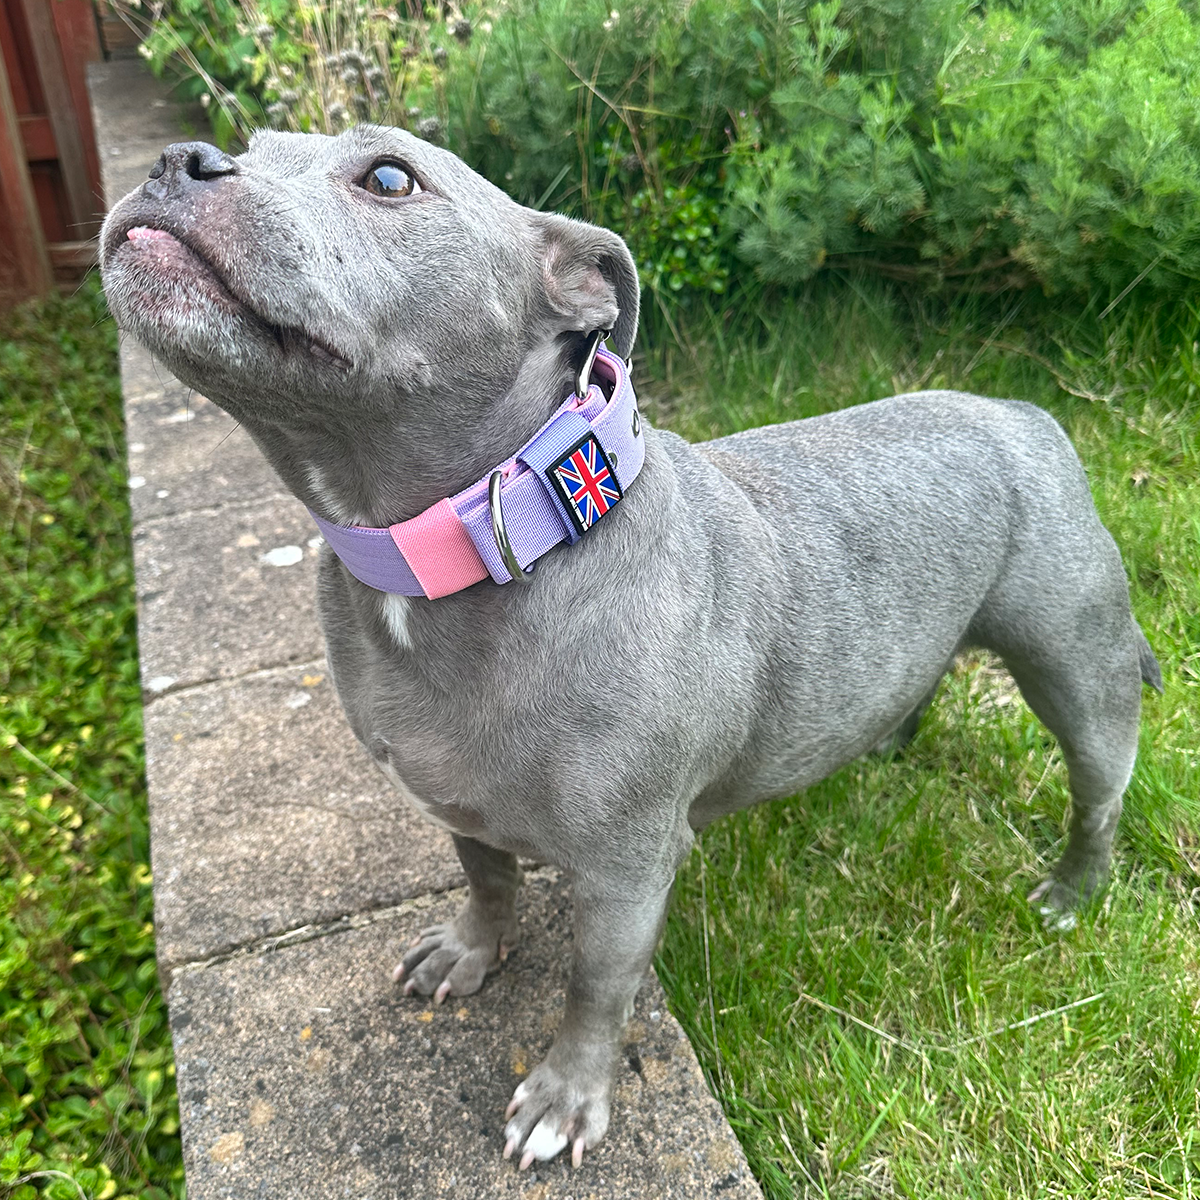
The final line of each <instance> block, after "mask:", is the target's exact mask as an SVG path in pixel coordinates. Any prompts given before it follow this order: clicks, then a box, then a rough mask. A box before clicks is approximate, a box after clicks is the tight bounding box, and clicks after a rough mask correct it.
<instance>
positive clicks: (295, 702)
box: [284, 692, 312, 708]
mask: <svg viewBox="0 0 1200 1200" xmlns="http://www.w3.org/2000/svg"><path fill="white" fill-rule="evenodd" d="M311 699H312V692H293V693H292V694H291V695H290V696H289V697H288V698H287V699H286V700H285V701H284V703H285V704H286V705H287V706H288V708H303V707H304V706H305V705H306V704H307V703H308V702H309V701H310V700H311Z"/></svg>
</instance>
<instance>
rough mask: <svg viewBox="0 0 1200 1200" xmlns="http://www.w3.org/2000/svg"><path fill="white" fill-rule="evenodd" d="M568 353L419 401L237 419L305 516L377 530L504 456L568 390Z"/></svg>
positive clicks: (534, 358)
mask: <svg viewBox="0 0 1200 1200" xmlns="http://www.w3.org/2000/svg"><path fill="white" fill-rule="evenodd" d="M576 358H578V354H577V352H576V351H575V348H574V347H573V346H570V345H568V346H567V347H563V346H558V345H553V344H551V345H546V346H543V347H540V348H537V349H535V350H533V351H531V352H529V353H527V354H526V355H525V356H524V358H523V359H522V360H521V362H520V364H519V366H518V367H517V368H516V370H515V372H514V373H513V374H511V375H510V377H509V378H507V379H502V378H494V377H493V378H487V377H485V376H484V375H482V374H481V375H480V376H479V377H478V379H475V380H471V381H469V382H467V383H466V384H463V385H460V386H456V387H454V388H453V389H449V390H444V391H443V392H441V393H440V394H439V393H438V392H433V393H430V394H427V395H423V396H422V397H421V400H420V404H419V406H415V405H414V406H409V405H406V404H405V402H404V400H402V399H401V400H397V402H396V404H395V405H380V406H378V407H369V406H360V407H357V408H356V409H354V410H353V411H344V410H343V411H330V410H329V409H324V410H323V411H321V412H320V416H319V419H315V418H314V417H312V416H309V417H306V418H305V419H304V420H303V421H300V420H296V421H288V422H282V421H280V422H271V423H269V424H268V423H266V422H263V421H260V420H256V419H255V417H254V416H253V415H241V414H239V416H240V418H241V420H242V424H243V425H245V427H246V429H247V431H248V432H249V433H250V435H251V436H252V437H253V438H254V440H255V442H257V444H258V445H259V447H260V448H261V449H262V451H263V453H264V454H265V455H266V457H267V458H268V460H269V461H270V462H271V465H272V466H273V467H274V468H275V470H276V472H277V473H278V474H279V476H280V478H281V479H282V480H283V482H284V483H285V484H286V485H287V487H288V488H289V490H290V491H292V492H293V493H294V494H295V495H296V496H297V497H299V499H301V500H302V501H303V502H304V503H305V504H306V505H307V506H308V507H309V508H311V509H312V510H313V511H314V512H316V513H318V514H319V515H320V516H322V517H324V518H325V519H326V520H328V521H331V522H333V523H334V524H338V525H365V526H375V527H383V526H387V525H391V524H393V523H395V522H397V521H405V520H408V519H409V518H411V517H414V516H416V515H417V514H418V513H420V512H423V511H424V510H425V509H427V508H428V507H430V505H433V504H436V503H437V502H438V501H439V500H441V499H443V498H444V497H446V496H450V495H453V494H454V493H455V492H458V491H460V490H462V489H463V488H465V487H467V486H468V485H470V484H472V483H474V482H475V481H476V480H478V479H480V478H482V477H483V476H484V475H486V474H488V473H489V472H490V471H491V470H493V469H494V468H495V467H496V466H497V464H499V463H500V462H502V461H504V459H506V458H507V457H509V456H510V455H511V454H512V453H513V452H514V451H515V450H516V449H517V448H518V447H520V446H521V445H522V444H523V443H524V442H525V441H526V440H527V439H528V438H529V437H531V436H532V435H533V434H534V433H535V432H536V431H537V429H538V428H539V427H540V426H541V425H542V424H543V423H544V422H545V421H546V419H547V418H548V417H549V416H550V414H551V413H552V412H553V411H554V410H555V409H556V408H557V407H558V406H559V405H560V404H561V403H562V401H563V400H564V399H565V398H566V397H567V396H568V395H569V394H570V392H571V390H572V387H573V385H574V368H575V362H574V360H575V359H576ZM296 407H297V409H298V410H300V411H303V412H306V413H311V411H312V410H311V409H310V407H309V406H308V405H306V404H297V406H296ZM414 409H415V411H414Z"/></svg>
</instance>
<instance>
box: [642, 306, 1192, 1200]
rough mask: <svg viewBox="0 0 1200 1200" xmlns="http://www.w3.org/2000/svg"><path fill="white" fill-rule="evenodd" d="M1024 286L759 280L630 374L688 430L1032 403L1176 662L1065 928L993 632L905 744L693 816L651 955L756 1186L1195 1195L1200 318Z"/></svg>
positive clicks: (1025, 729)
mask: <svg viewBox="0 0 1200 1200" xmlns="http://www.w3.org/2000/svg"><path fill="white" fill-rule="evenodd" d="M1029 308H1030V310H1031V311H1029V312H1026V313H1024V314H1022V312H1021V311H1020V309H1018V310H1017V312H1016V314H1015V315H1014V316H1012V317H1011V318H1010V317H1009V316H1008V314H1006V313H1005V312H1004V311H1003V310H1000V311H999V312H997V311H996V310H995V309H994V308H993V309H991V310H990V311H989V309H988V308H986V307H984V306H982V305H971V304H966V305H963V306H961V307H960V308H959V309H958V310H957V312H956V313H955V314H954V315H953V316H949V317H947V316H946V315H945V314H944V313H941V314H939V313H937V312H936V310H935V309H934V308H933V306H932V305H925V304H922V303H920V302H917V303H914V304H912V306H911V307H909V306H908V305H906V304H904V303H903V302H898V301H896V300H895V299H894V298H893V297H892V295H891V294H889V293H886V292H884V291H882V290H873V289H866V290H864V287H863V286H862V285H851V284H846V285H845V286H844V287H843V288H842V289H840V290H839V289H836V288H831V287H829V286H824V287H822V288H820V289H813V290H812V291H811V292H810V293H809V294H808V296H807V297H805V298H803V299H802V300H801V301H800V302H798V303H795V304H794V305H792V304H789V305H784V306H777V305H775V304H771V303H764V305H763V306H762V311H765V312H768V313H773V314H774V315H773V316H770V317H769V318H767V320H766V322H765V324H764V325H761V326H760V328H759V329H758V331H757V333H756V334H755V338H756V344H751V343H749V342H748V340H747V330H746V328H745V327H744V325H743V326H742V327H739V324H740V319H735V320H734V321H733V326H734V327H733V330H732V332H728V331H727V329H726V322H727V320H728V318H725V319H715V318H714V319H711V320H710V321H709V322H708V324H707V328H706V330H705V333H706V336H705V337H704V338H702V339H697V340H696V342H695V343H694V344H693V346H692V347H691V348H690V349H686V350H674V351H672V352H671V353H670V354H669V355H662V356H660V357H659V358H658V360H657V362H655V363H654V364H653V369H652V371H650V372H646V371H644V372H643V373H642V381H643V382H642V391H643V392H645V393H648V394H649V395H650V396H652V397H653V396H655V395H656V393H657V394H660V395H662V396H663V397H664V399H663V400H661V401H659V402H658V403H657V404H654V405H653V406H652V407H653V408H656V409H657V414H658V416H659V418H660V419H665V421H666V422H667V423H669V424H672V425H674V426H676V427H677V428H679V429H680V430H681V431H683V432H685V433H687V434H688V435H689V436H693V437H696V436H711V435H712V434H716V433H724V432H729V431H731V430H734V429H737V428H742V427H744V426H747V425H753V424H760V423H764V422H769V421H775V420H785V419H790V418H793V417H800V416H806V415H810V414H812V413H817V412H822V411H825V410H827V409H829V408H832V407H837V406H840V405H842V404H844V403H847V402H858V401H864V400H869V399H872V398H875V397H877V396H882V395H886V394H889V393H891V392H893V391H897V390H907V389H914V388H917V387H924V386H928V387H963V388H969V389H971V390H975V391H979V392H983V393H985V394H993V395H997V394H998V395H1014V396H1020V397H1022V398H1025V399H1032V400H1035V401H1037V402H1038V403H1040V404H1042V405H1044V406H1045V407H1047V408H1049V409H1050V410H1051V411H1052V412H1054V413H1055V414H1056V415H1057V416H1058V417H1059V419H1060V420H1061V421H1062V422H1063V423H1064V425H1065V426H1066V427H1067V429H1068V430H1069V431H1070V433H1071V435H1072V437H1073V439H1074V441H1075V444H1076V446H1077V447H1078V449H1079V452H1080V455H1081V457H1082V458H1083V460H1084V463H1085V466H1086V467H1087V469H1088V473H1089V477H1090V479H1091V482H1092V487H1093V492H1094V494H1095V497H1096V501H1097V504H1098V506H1099V509H1100V512H1101V515H1102V517H1103V519H1104V520H1105V523H1106V524H1107V525H1108V527H1109V528H1110V529H1111V530H1112V532H1113V534H1114V535H1115V536H1116V538H1117V541H1118V543H1119V544H1120V546H1121V548H1122V552H1123V556H1124V559H1125V563H1126V566H1127V568H1128V571H1129V574H1130V577H1131V580H1132V582H1133V603H1134V608H1135V611H1136V613H1137V615H1138V617H1139V619H1140V620H1141V622H1142V624H1143V626H1144V627H1145V628H1146V630H1147V632H1148V634H1149V636H1150V638H1151V641H1152V642H1153V644H1154V646H1155V649H1156V651H1157V653H1158V656H1159V658H1160V660H1161V662H1162V665H1163V673H1164V676H1165V678H1166V693H1165V695H1163V696H1162V697H1158V696H1156V695H1154V694H1152V693H1150V692H1149V691H1147V693H1146V703H1145V708H1144V717H1143V736H1142V745H1141V756H1140V759H1139V763H1138V767H1137V771H1136V774H1135V776H1134V780H1133V782H1132V785H1131V787H1130V790H1129V792H1128V794H1127V798H1126V810H1125V816H1124V818H1123V823H1122V828H1121V833H1120V835H1119V839H1118V845H1117V853H1116V867H1115V872H1114V881H1113V884H1112V886H1111V888H1110V889H1109V890H1108V892H1107V893H1106V894H1105V896H1104V897H1103V899H1102V900H1101V901H1100V902H1099V903H1098V904H1097V905H1095V906H1094V909H1093V911H1092V912H1091V913H1090V914H1089V915H1088V918H1087V919H1086V920H1084V921H1082V922H1081V923H1080V926H1079V927H1078V929H1076V930H1075V931H1074V932H1072V933H1069V934H1066V935H1053V934H1048V933H1045V932H1043V931H1042V929H1041V928H1040V926H1039V924H1038V922H1037V921H1036V920H1035V918H1034V916H1033V914H1032V913H1031V912H1030V910H1029V908H1028V906H1027V905H1026V903H1025V900H1024V896H1025V894H1026V892H1027V891H1028V890H1029V888H1030V887H1031V886H1032V885H1033V884H1034V883H1036V882H1037V881H1038V879H1039V878H1041V876H1042V875H1043V874H1044V873H1045V871H1046V870H1047V868H1048V867H1049V866H1050V865H1051V864H1052V863H1053V862H1054V860H1055V858H1056V856H1057V854H1058V853H1059V851H1060V849H1061V846H1062V843H1063V835H1064V831H1065V824H1064V821H1065V815H1066V811H1067V803H1068V793H1067V780H1066V773H1065V770H1064V768H1063V764H1062V760H1061V757H1060V755H1059V753H1058V751H1057V749H1056V746H1055V743H1054V741H1053V739H1052V738H1050V737H1049V735H1048V734H1047V733H1046V732H1045V730H1044V729H1043V728H1042V727H1041V725H1040V724H1038V722H1037V721H1036V719H1035V718H1034V717H1033V716H1032V714H1031V713H1030V711H1029V710H1028V708H1026V706H1025V705H1024V703H1023V702H1022V701H1021V699H1020V697H1019V694H1017V693H1016V692H1015V689H1014V688H1013V685H1012V683H1011V680H1010V679H1009V678H1008V676H1007V674H1006V673H1005V672H1004V671H1003V670H1002V668H1000V667H999V665H998V663H997V662H996V661H995V660H992V659H990V658H988V657H987V656H986V655H973V656H970V657H968V658H967V659H966V660H965V661H963V662H961V663H960V664H959V666H958V668H957V670H956V671H955V672H954V673H953V674H952V675H951V676H950V677H949V678H948V679H947V680H946V682H945V683H944V684H943V686H942V689H941V691H940V693H939V697H938V699H937V700H936V702H935V704H934V707H933V708H932V709H931V711H930V713H929V714H928V715H927V716H926V718H925V721H924V723H923V726H922V729H921V732H920V733H919V734H918V737H917V739H916V741H915V742H914V743H913V744H912V746H911V747H910V748H909V749H908V750H907V751H905V752H904V753H902V754H901V755H900V756H898V757H897V758H895V759H893V760H892V761H890V762H885V761H880V760H877V759H871V760H863V761H859V762H856V763H854V764H852V765H851V766H849V767H847V768H845V769H843V770H842V771H840V772H838V773H837V774H836V775H834V776H833V777H831V778H830V779H828V780H826V781H824V782H823V783H821V784H820V785H819V786H817V787H814V788H812V789H810V790H809V791H807V792H806V793H805V794H803V795H802V796H799V797H796V798H795V799H791V800H785V801H779V802H776V803H773V804H769V805H764V806H761V807H759V808H758V809H755V810H752V811H749V812H744V813H740V814H737V815H735V816H733V817H730V818H726V819H725V820H722V821H720V822H718V823H716V824H715V825H714V826H713V827H711V828H710V829H709V830H707V831H706V832H705V833H704V835H703V836H702V838H701V839H700V841H699V845H698V847H697V849H696V850H695V851H694V853H693V855H692V858H691V860H690V861H689V862H688V864H687V865H686V866H685V868H684V869H683V871H682V872H681V873H680V878H679V884H678V887H677V890H676V895H675V901H674V906H673V910H672V915H671V917H670V920H669V923H668V927H667V933H666V938H665V942H664V945H663V948H662V951H661V954H660V957H659V962H658V966H659V970H660V974H661V976H662V979H663V982H664V985H665V986H666V989H667V992H668V995H669V996H670V999H671V1003H672V1007H673V1009H674V1011H675V1012H676V1014H677V1016H678V1017H679V1018H680V1020H681V1021H682V1022H683V1024H684V1026H685V1027H686V1029H687V1031H688V1033H689V1035H690V1036H691V1037H692V1040H693V1042H694V1044H695V1045H696V1048H697V1051H698V1053H699V1054H700V1057H701V1060H702V1063H703V1065H704V1068H705V1071H706V1073H707V1076H708V1078H709V1081H710V1083H711V1084H712V1086H713V1088H714V1090H715V1091H716V1092H717V1094H718V1095H719V1096H720V1097H721V1100H722V1102H723V1104H724V1106H725V1109H726V1111H727V1113H728V1114H729V1117H730V1120H731V1121H732V1122H733V1124H734V1127H735V1128H736V1130H737V1131H738V1134H739V1136H740V1137H741V1138H742V1140H743V1143H744V1145H745V1148H746V1151H747V1154H748V1156H749V1159H750V1163H751V1166H752V1168H753V1169H754V1171H755V1173H756V1174H757V1175H758V1177H759V1178H760V1180H761V1182H762V1184H763V1187H764V1190H765V1192H766V1194H767V1195H768V1196H769V1197H771V1200H783V1198H791V1197H801V1196H803V1197H810V1196H811V1197H816V1196H829V1197H859V1196H890V1195H901V1196H912V1197H941V1196H947V1195H955V1196H969V1197H997V1198H999V1197H1007V1196H1012V1195H1020V1196H1029V1197H1080V1198H1082V1197H1087V1198H1089V1200H1090V1198H1092V1197H1113V1198H1114V1200H1115V1198H1123V1197H1131V1196H1171V1197H1187V1196H1192V1195H1196V1194H1200V1100H1198V1092H1197V1088H1198V1085H1200V932H1198V930H1197V924H1196V913H1195V911H1194V907H1195V899H1194V895H1195V893H1194V889H1196V888H1197V887H1198V885H1200V878H1198V877H1197V871H1198V870H1200V803H1198V789H1197V782H1198V775H1197V756H1198V755H1200V745H1198V741H1197V737H1196V733H1197V718H1198V716H1200V703H1198V700H1200V696H1198V694H1197V688H1198V687H1200V657H1198V647H1200V582H1198V580H1200V547H1198V542H1197V535H1198V534H1200V482H1198V479H1200V475H1198V467H1200V461H1198V460H1200V409H1198V405H1197V399H1196V380H1197V378H1200V353H1198V351H1197V344H1196V339H1197V337H1198V336H1200V320H1197V316H1196V314H1195V313H1188V312H1182V313H1181V312H1179V311H1176V312H1174V313H1169V314H1150V313H1145V312H1142V313H1138V314H1135V315H1134V316H1133V317H1129V318H1122V317H1113V318H1110V319H1109V321H1108V322H1107V324H1104V323H1100V322H1098V321H1097V320H1095V319H1093V318H1090V317H1089V318H1086V319H1084V318H1080V319H1078V320H1076V321H1075V322H1073V323H1072V324H1068V323H1067V322H1066V321H1064V320H1063V318H1062V317H1061V316H1060V315H1057V314H1055V313H1054V311H1053V309H1052V308H1051V307H1050V306H1048V305H1035V304H1029ZM1022 316H1023V317H1024V320H1023V321H1019V318H1021V317H1022ZM701 328H704V326H703V325H702V326H701ZM655 374H657V375H659V376H660V377H662V378H664V379H669V380H670V383H669V385H668V386H667V387H665V388H664V387H662V386H661V385H660V384H659V383H658V382H657V380H656V379H655V378H654V377H653V376H654V375H655ZM647 375H650V376H651V378H650V379H647V378H646V376H647ZM1064 385H1065V387H1066V388H1069V389H1071V390H1073V391H1075V392H1078V393H1082V395H1079V396H1076V395H1071V394H1070V393H1069V392H1068V391H1066V390H1064ZM1085 397H1087V398H1085ZM1055 1010H1061V1011H1058V1012H1055ZM1047 1014H1050V1015H1048V1016H1047Z"/></svg>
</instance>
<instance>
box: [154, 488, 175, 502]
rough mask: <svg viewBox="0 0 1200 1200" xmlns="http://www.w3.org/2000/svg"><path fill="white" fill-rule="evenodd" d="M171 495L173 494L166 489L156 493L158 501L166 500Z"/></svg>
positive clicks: (160, 489)
mask: <svg viewBox="0 0 1200 1200" xmlns="http://www.w3.org/2000/svg"><path fill="white" fill-rule="evenodd" d="M170 494H171V493H170V492H169V491H167V489H166V488H159V489H158V491H157V492H155V493H154V495H155V498H156V499H158V500H165V499H166V498H167V497H168V496H169V495H170Z"/></svg>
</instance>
